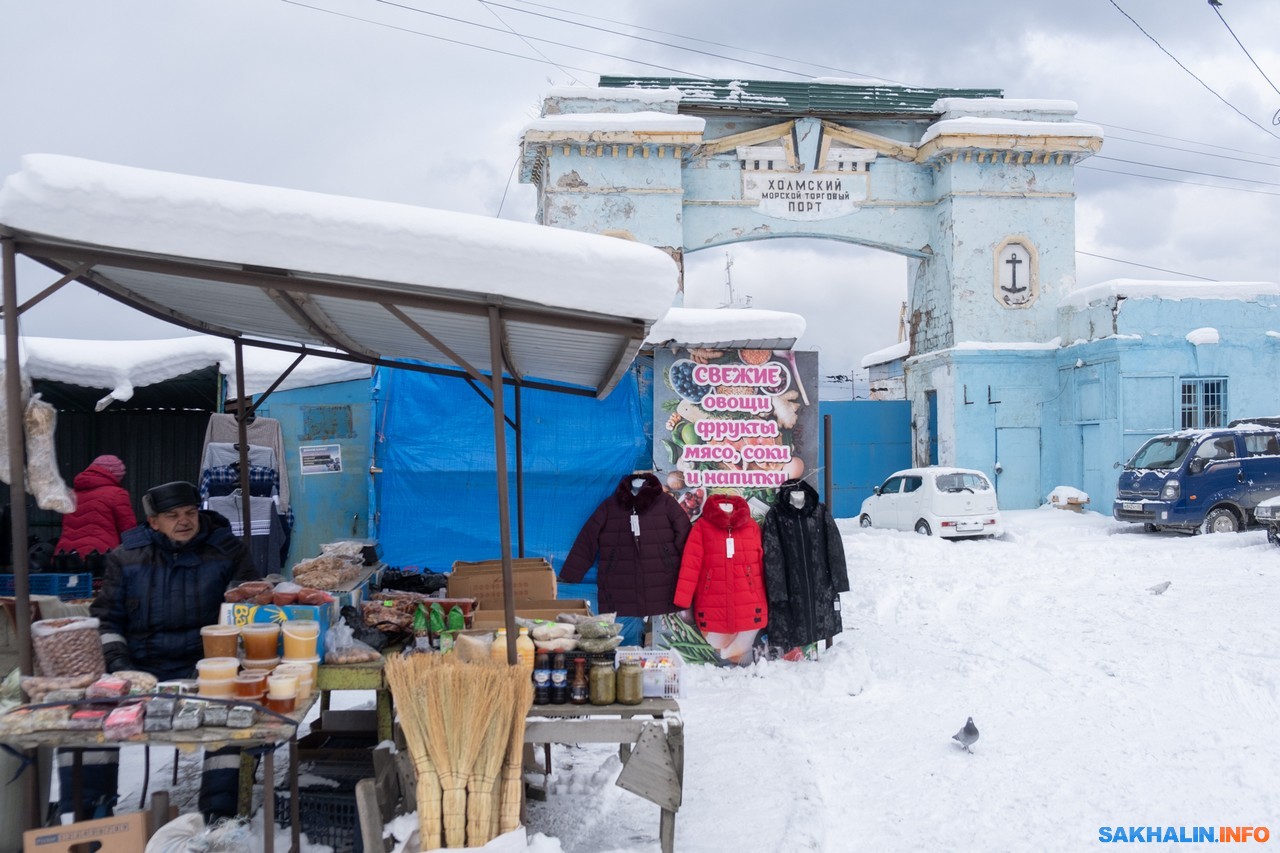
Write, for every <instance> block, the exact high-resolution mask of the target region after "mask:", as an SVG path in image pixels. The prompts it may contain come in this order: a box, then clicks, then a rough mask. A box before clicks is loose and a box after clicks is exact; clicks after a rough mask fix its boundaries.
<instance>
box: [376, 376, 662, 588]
mask: <svg viewBox="0 0 1280 853" xmlns="http://www.w3.org/2000/svg"><path fill="white" fill-rule="evenodd" d="M652 375H653V372H652V366H651V363H650V362H649V361H648V360H638V361H637V362H636V364H635V365H634V366H633V367H632V369H631V371H630V372H629V373H628V374H627V375H626V376H625V377H624V378H623V379H622V380H621V381H620V382H619V383H618V385H617V387H616V388H615V389H614V390H613V392H612V393H611V394H610V395H609V396H608V397H607V398H605V399H604V400H596V399H594V398H590V397H581V396H575V395H571V394H559V393H555V392H550V391H538V390H528V389H526V390H522V391H521V392H520V396H521V400H520V403H521V427H522V448H523V468H524V519H525V522H524V529H525V556H527V557H545V558H547V559H548V560H550V561H551V564H552V565H553V566H554V567H555V568H556V569H557V570H559V568H560V566H561V565H563V563H564V558H565V556H566V555H567V554H568V552H569V548H570V547H571V546H572V545H573V540H574V538H575V537H576V536H577V535H578V531H579V530H580V529H581V528H582V524H583V522H585V521H586V520H587V517H588V516H590V514H591V513H592V512H593V511H594V510H595V508H596V507H597V506H598V505H599V503H600V501H602V500H604V499H605V498H606V497H607V496H608V495H609V494H611V493H612V492H613V490H614V488H615V487H616V486H617V484H618V481H619V479H620V478H621V477H623V476H624V475H626V474H628V473H630V472H632V471H634V470H636V469H649V468H650V467H651V466H652V462H651V459H652V453H651V441H652V415H651V414H650V410H651V408H652V399H653V398H652V387H651V382H652ZM483 390H484V392H485V394H487V393H488V388H487V387H485V388H484V389H483ZM374 398H375V404H374V432H375V435H374V464H375V465H376V466H377V467H378V468H381V469H382V473H381V474H376V475H375V476H374V477H373V494H372V496H371V501H372V506H373V509H374V512H373V518H374V519H375V523H376V529H377V536H378V539H379V542H380V543H381V545H382V553H383V560H384V561H385V562H386V563H387V564H388V565H390V566H397V567H400V568H408V567H418V568H420V569H429V570H431V571H448V570H449V568H450V567H451V566H452V564H453V562H454V561H455V560H490V559H497V558H499V557H501V555H502V547H501V544H500V543H499V530H498V494H497V492H498V490H497V476H496V473H495V464H494V447H493V440H494V439H493V410H492V408H491V407H490V405H489V402H488V400H487V399H486V398H484V397H482V396H481V394H479V393H477V391H476V388H475V387H473V386H472V385H471V384H469V383H467V382H466V381H464V380H461V379H455V378H451V377H446V376H435V375H432V374H426V373H416V372H412V371H408V370H394V369H386V368H378V370H377V372H376V375H375V377H374ZM504 405H505V411H506V413H507V416H508V418H513V417H514V412H515V391H514V389H513V388H511V387H507V388H506V397H505V403H504ZM506 432H507V462H508V467H509V474H508V481H509V486H510V498H511V537H512V542H511V544H512V554H513V555H515V556H518V555H519V552H518V551H517V550H516V548H517V540H516V517H517V515H516V483H515V464H516V463H515V460H516V453H515V432H514V430H513V429H512V428H511V427H510V426H509V425H508V427H507V431H506ZM593 575H594V571H593V574H592V576H589V579H590V580H592V581H594V576H593ZM567 592H569V590H566V591H565V592H564V593H562V594H561V596H560V597H561V598H581V597H586V596H584V595H583V594H582V591H581V590H577V589H575V590H573V593H574V594H572V595H568V594H565V593H567Z"/></svg>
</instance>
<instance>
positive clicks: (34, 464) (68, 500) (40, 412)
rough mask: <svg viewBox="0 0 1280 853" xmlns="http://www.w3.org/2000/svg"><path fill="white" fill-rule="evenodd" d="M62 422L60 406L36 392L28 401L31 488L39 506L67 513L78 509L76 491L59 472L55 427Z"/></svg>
mask: <svg viewBox="0 0 1280 853" xmlns="http://www.w3.org/2000/svg"><path fill="white" fill-rule="evenodd" d="M57 424H58V410H57V409H55V408H54V407H53V406H51V405H49V404H48V403H46V402H45V401H44V400H41V399H40V395H39V394H33V395H32V396H31V399H30V400H29V401H27V415H26V418H25V425H26V429H27V491H29V492H30V493H31V494H33V495H35V498H36V506H38V507H40V508H41V509H51V510H54V511H55V512H60V513H62V514H63V515H65V514H67V513H69V512H74V511H75V508H76V496H75V493H74V492H72V491H71V490H70V489H68V488H67V484H66V482H65V481H63V479H62V475H61V474H59V473H58V457H57V453H56V452H55V450H54V446H53V431H54V428H55V427H56V426H57Z"/></svg>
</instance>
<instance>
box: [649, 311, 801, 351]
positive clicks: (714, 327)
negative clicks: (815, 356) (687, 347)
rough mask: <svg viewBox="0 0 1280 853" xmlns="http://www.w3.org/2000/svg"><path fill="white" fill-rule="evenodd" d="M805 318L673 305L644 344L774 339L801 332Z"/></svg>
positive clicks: (788, 336) (793, 337) (790, 314)
mask: <svg viewBox="0 0 1280 853" xmlns="http://www.w3.org/2000/svg"><path fill="white" fill-rule="evenodd" d="M804 330H805V319H804V317H801V316H800V315H799V314H792V313H789V312H787V311H766V310H764V309H760V308H672V309H670V310H669V311H667V313H666V314H665V315H664V316H663V317H662V319H660V320H658V321H657V322H656V323H654V324H653V327H652V328H651V329H650V331H649V337H648V338H647V339H646V340H645V343H647V344H654V345H662V344H667V343H672V342H675V343H681V344H693V345H706V346H713V345H715V344H730V343H732V342H734V341H774V340H786V339H790V340H791V342H792V343H795V340H796V339H797V338H799V337H800V336H801V335H803V334H804Z"/></svg>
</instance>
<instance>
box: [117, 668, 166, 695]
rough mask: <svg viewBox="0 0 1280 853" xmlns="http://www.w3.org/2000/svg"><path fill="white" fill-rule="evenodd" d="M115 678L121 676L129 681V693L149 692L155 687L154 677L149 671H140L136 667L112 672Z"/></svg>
mask: <svg viewBox="0 0 1280 853" xmlns="http://www.w3.org/2000/svg"><path fill="white" fill-rule="evenodd" d="M112 675H114V676H115V677H116V678H123V679H124V680H125V681H127V682H129V692H130V693H151V692H153V691H154V690H155V689H156V684H158V683H159V682H157V681H156V677H155V676H154V675H152V674H151V673H149V672H142V671H141V670H137V669H122V670H119V671H118V672H113V673H112Z"/></svg>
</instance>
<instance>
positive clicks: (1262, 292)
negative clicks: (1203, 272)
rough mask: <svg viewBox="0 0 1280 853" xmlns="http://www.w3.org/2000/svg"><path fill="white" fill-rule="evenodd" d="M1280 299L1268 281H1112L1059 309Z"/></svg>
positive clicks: (1077, 293)
mask: <svg viewBox="0 0 1280 853" xmlns="http://www.w3.org/2000/svg"><path fill="white" fill-rule="evenodd" d="M1266 296H1270V297H1276V296H1280V284H1276V283H1274V282H1270V281H1144V280H1142V279H1133V278H1115V279H1111V280H1109V281H1103V282H1099V283H1098V284H1091V285H1089V286H1088V287H1081V288H1078V289H1076V290H1073V291H1071V292H1070V293H1065V294H1063V296H1062V299H1061V300H1060V302H1059V304H1060V305H1061V306H1062V307H1063V308H1087V307H1088V306H1089V305H1091V304H1093V303H1103V302H1107V301H1110V300H1115V299H1169V300H1174V301H1177V300H1182V299H1239V300H1241V301H1244V302H1255V301H1257V300H1258V298H1259V297H1266Z"/></svg>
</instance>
